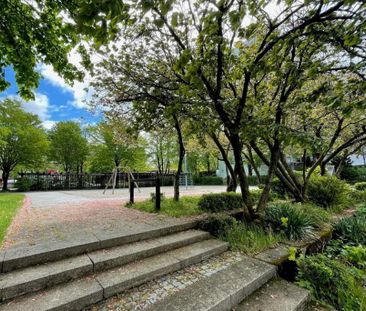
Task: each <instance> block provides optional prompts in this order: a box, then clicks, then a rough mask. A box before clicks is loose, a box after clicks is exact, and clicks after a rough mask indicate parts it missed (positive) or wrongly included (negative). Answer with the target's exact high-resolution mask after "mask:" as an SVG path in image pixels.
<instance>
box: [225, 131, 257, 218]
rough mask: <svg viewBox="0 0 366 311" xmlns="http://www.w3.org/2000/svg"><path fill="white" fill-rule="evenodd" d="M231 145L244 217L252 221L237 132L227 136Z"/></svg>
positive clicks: (250, 201)
mask: <svg viewBox="0 0 366 311" xmlns="http://www.w3.org/2000/svg"><path fill="white" fill-rule="evenodd" d="M228 138H229V140H230V142H231V146H232V148H233V153H234V159H235V166H236V168H237V171H236V173H237V175H238V178H239V185H240V190H241V195H242V198H243V201H244V211H243V213H244V218H245V219H246V220H248V221H252V220H253V219H254V216H255V215H254V209H253V202H252V199H251V196H250V192H249V184H248V180H247V176H246V173H245V169H244V164H243V159H242V157H241V153H242V150H243V146H242V144H241V143H240V137H239V135H238V134H232V135H231V136H230V137H228Z"/></svg>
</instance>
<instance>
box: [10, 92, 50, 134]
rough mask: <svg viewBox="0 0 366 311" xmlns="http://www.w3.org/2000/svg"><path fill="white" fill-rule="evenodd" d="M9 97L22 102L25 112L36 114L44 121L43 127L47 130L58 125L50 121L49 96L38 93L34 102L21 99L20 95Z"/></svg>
mask: <svg viewBox="0 0 366 311" xmlns="http://www.w3.org/2000/svg"><path fill="white" fill-rule="evenodd" d="M9 97H13V98H15V99H16V100H18V101H20V102H21V103H22V107H23V109H24V110H25V111H27V112H30V113H33V114H36V115H37V116H38V117H39V118H40V120H41V121H42V126H43V127H44V128H45V129H46V130H49V129H51V128H52V126H53V125H54V124H56V121H52V120H49V118H50V117H51V116H50V114H49V113H48V111H49V109H50V107H51V105H50V103H49V99H48V97H47V95H45V94H42V93H36V94H35V96H34V100H31V101H27V102H26V101H24V100H23V99H22V98H20V96H18V95H11V96H9Z"/></svg>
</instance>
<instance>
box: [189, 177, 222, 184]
mask: <svg viewBox="0 0 366 311" xmlns="http://www.w3.org/2000/svg"><path fill="white" fill-rule="evenodd" d="M193 183H194V184H195V185H223V184H224V180H223V179H222V178H221V177H219V176H193Z"/></svg>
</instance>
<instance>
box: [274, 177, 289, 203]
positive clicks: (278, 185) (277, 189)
mask: <svg viewBox="0 0 366 311" xmlns="http://www.w3.org/2000/svg"><path fill="white" fill-rule="evenodd" d="M271 191H272V192H273V193H275V194H276V195H277V196H279V197H280V198H284V197H286V195H287V194H288V191H287V189H286V187H285V186H284V184H283V183H282V182H281V181H280V180H279V179H278V178H273V180H272V184H271Z"/></svg>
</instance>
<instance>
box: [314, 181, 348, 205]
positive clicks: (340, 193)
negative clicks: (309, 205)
mask: <svg viewBox="0 0 366 311" xmlns="http://www.w3.org/2000/svg"><path fill="white" fill-rule="evenodd" d="M345 195H346V183H345V182H344V181H342V180H340V179H338V178H337V177H335V176H313V177H311V178H310V181H309V185H308V196H309V199H310V200H311V201H313V202H314V203H315V204H318V205H320V206H322V207H324V208H330V207H332V206H336V205H338V204H341V203H343V201H344V199H345Z"/></svg>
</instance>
